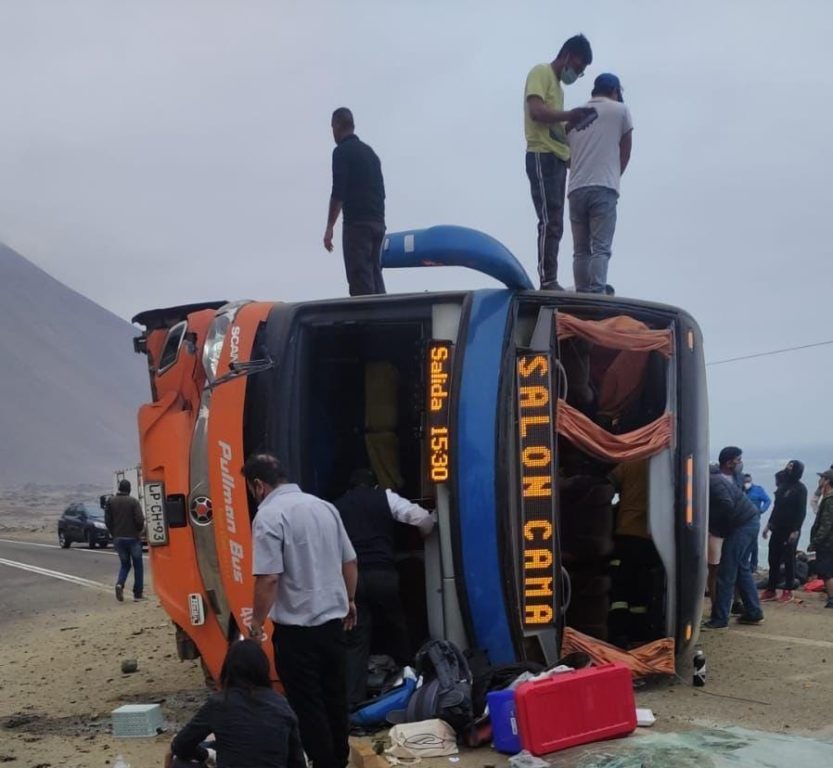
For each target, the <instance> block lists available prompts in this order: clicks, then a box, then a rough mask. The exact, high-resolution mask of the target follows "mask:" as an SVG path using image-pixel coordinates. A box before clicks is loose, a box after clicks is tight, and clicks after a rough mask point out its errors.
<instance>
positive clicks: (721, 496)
mask: <svg viewBox="0 0 833 768" xmlns="http://www.w3.org/2000/svg"><path fill="white" fill-rule="evenodd" d="M760 529H761V523H760V519H759V515H758V508H757V507H756V506H755V505H754V504H753V503H752V502H751V501H750V500H749V498H748V497H747V496H746V494H745V493H744V492H743V488H741V487H740V486H739V485H738V484H737V483H735V482H734V480H733V479H732V478H731V477H726V476H724V475H723V474H721V472H720V469H719V468H718V467H716V466H714V467H712V468H711V473H710V475H709V533H711V534H712V535H714V536H718V537H720V538H722V539H723V551H722V553H721V557H720V566H719V568H718V571H717V594H716V596H715V598H714V599H713V600H712V615H711V618H710V619H709V621H707V622H705V623H704V624H703V627H704V628H705V629H725V628H726V627H728V626H729V610H730V608H731V605H732V597H733V595H734V593H735V585H736V584H737V587H738V589H739V590H740V596H741V600H742V601H743V609H744V611H743V613H742V614H741V615H740V616H739V617H738V622H740V623H741V624H760V623H762V622H763V620H764V614H763V611H762V610H761V603H760V601H759V600H758V590H757V589H756V587H755V582H754V580H753V579H752V572H751V571H750V570H749V559H748V558H747V557H745V555H746V554H747V553H748V551H749V547H750V545H751V544H752V542H754V541H756V540H757V538H758V532H759V531H760Z"/></svg>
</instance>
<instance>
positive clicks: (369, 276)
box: [324, 107, 385, 296]
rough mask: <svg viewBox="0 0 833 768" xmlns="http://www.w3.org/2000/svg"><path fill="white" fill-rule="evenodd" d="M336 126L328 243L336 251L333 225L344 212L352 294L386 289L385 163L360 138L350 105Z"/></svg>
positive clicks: (335, 120) (334, 119)
mask: <svg viewBox="0 0 833 768" xmlns="http://www.w3.org/2000/svg"><path fill="white" fill-rule="evenodd" d="M331 126H332V129H333V139H334V140H335V143H336V148H335V149H334V150H333V187H332V191H331V193H330V206H329V210H328V213H327V228H326V229H325V230H324V247H325V248H326V249H327V250H328V251H332V250H333V227H335V224H336V221H338V217H339V214H340V213H342V211H343V213H344V224H343V226H342V244H343V246H344V268H345V270H346V272H347V282H348V283H349V285H350V295H351V296H366V295H368V294H374V293H384V292H385V281H384V280H383V279H382V241H383V240H384V238H385V180H384V178H383V177H382V163H381V161H380V160H379V158H378V156H377V155H376V153H375V152H374V151H373V149H372V148H371V147H370V146H369V145H367V144H365V143H364V142H363V141H361V140H360V139H359V137H358V136H356V134H355V125H354V123H353V113H352V112H351V111H350V110H349V109H347V107H339V108H338V109H337V110H335V112H333V117H332V122H331Z"/></svg>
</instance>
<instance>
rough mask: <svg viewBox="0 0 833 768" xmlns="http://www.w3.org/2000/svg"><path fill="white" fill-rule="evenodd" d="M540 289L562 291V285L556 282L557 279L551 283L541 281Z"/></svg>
mask: <svg viewBox="0 0 833 768" xmlns="http://www.w3.org/2000/svg"><path fill="white" fill-rule="evenodd" d="M541 290H542V291H563V290H564V287H563V286H562V285H561V284H560V283H559V282H558V280H553V281H552V282H551V283H541Z"/></svg>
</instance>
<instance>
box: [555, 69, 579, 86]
mask: <svg viewBox="0 0 833 768" xmlns="http://www.w3.org/2000/svg"><path fill="white" fill-rule="evenodd" d="M559 79H560V80H561V82H562V83H564V85H572V84H573V83H574V82H575V81H576V80H578V72H576V71H575V70H574V69H573V68H572V67H564V68H563V69H562V70H561V74H560V75H559Z"/></svg>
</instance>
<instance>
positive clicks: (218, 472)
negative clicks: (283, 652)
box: [208, 303, 273, 655]
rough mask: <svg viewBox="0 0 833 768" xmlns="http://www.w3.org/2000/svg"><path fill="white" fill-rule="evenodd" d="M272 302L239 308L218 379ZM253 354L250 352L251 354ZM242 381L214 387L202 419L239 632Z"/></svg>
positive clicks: (246, 554)
mask: <svg viewBox="0 0 833 768" xmlns="http://www.w3.org/2000/svg"><path fill="white" fill-rule="evenodd" d="M272 306H273V305H272V304H267V303H257V304H247V305H246V306H244V307H242V308H241V309H240V311H239V312H238V313H237V316H236V317H235V320H234V323H233V325H232V326H231V328H230V329H229V335H228V338H227V339H226V343H225V344H224V345H223V352H222V354H221V356H220V360H219V364H218V368H217V376H218V377H220V376H224V375H226V374H227V373H229V371H230V367H229V365H230V363H233V362H234V363H246V362H249V361H250V360H251V358H252V354H253V351H252V346H253V344H254V339H255V335H256V333H257V330H258V327H259V326H260V324H261V323H262V322H265V320H266V318H267V316H268V314H269V311H270V310H271V309H272ZM258 354H259V351H255V356H257V355H258ZM253 375H258V374H253ZM247 380H248V377H247V376H240V377H238V378H236V379H231V380H230V381H227V382H225V383H223V384H220V385H219V386H217V387H216V388H215V389H214V392H213V394H212V398H211V411H210V415H209V417H208V477H209V483H210V487H211V496H212V500H213V503H214V510H215V511H214V535H215V542H216V547H217V558H218V561H219V565H220V576H221V578H222V581H223V589H224V591H225V594H226V598H227V600H228V602H229V606H230V608H231V612H232V615H233V616H234V620H235V622H236V624H237V628H238V629H239V630H241V631H242V630H243V628H244V627H247V626H248V625H249V624H250V623H251V618H252V598H253V594H254V579H253V577H252V526H251V522H250V520H249V501H248V497H247V493H246V484H245V481H244V479H243V476H242V475H241V473H240V469H241V467H242V466H243V462H244V461H245V459H246V457H245V455H244V446H243V428H244V424H243V420H244V419H243V416H244V407H245V399H246V385H247ZM270 649H271V643H268V644H266V645H264V650H266V651H267V653H269V651H270ZM269 655H271V653H269Z"/></svg>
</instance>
